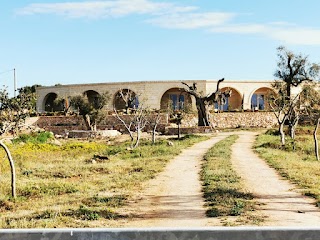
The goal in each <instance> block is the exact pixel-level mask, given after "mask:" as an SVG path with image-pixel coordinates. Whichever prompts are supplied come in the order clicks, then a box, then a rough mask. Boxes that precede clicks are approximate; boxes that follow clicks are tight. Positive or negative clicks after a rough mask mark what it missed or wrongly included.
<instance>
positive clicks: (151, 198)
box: [125, 134, 231, 227]
mask: <svg viewBox="0 0 320 240" xmlns="http://www.w3.org/2000/svg"><path fill="white" fill-rule="evenodd" d="M228 135H231V134H221V135H218V136H215V137H212V138H211V139H209V140H206V141H203V142H200V143H197V144H195V145H193V146H191V147H189V148H187V149H185V150H183V151H182V153H181V154H180V155H178V156H176V157H175V158H174V159H173V160H171V161H170V162H169V163H168V165H167V166H166V168H165V170H164V171H163V172H162V173H160V174H159V175H158V176H157V177H156V178H155V179H153V180H151V181H150V182H149V184H148V187H147V188H146V189H145V191H144V192H143V193H142V194H141V195H140V196H141V199H140V200H138V202H136V203H134V204H131V206H129V212H131V213H133V214H134V215H135V216H136V217H135V218H133V219H131V220H129V221H128V222H127V223H126V224H125V227H203V226H208V225H211V226H212V225H216V226H218V225H221V224H220V220H219V219H209V218H207V217H206V214H205V212H206V209H205V207H204V203H205V202H204V198H203V193H202V184H201V182H200V177H199V172H200V170H201V161H202V159H203V156H204V154H205V153H206V152H207V151H208V150H209V149H210V148H211V147H212V146H213V145H214V144H215V143H217V142H219V141H221V140H222V139H224V138H226V137H227V136H228Z"/></svg>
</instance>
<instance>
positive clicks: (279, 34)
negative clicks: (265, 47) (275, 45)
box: [268, 28, 320, 45]
mask: <svg viewBox="0 0 320 240" xmlns="http://www.w3.org/2000/svg"><path fill="white" fill-rule="evenodd" d="M268 36H270V37H271V38H273V39H277V40H280V41H282V42H284V43H286V44H293V45H320V29H309V28H283V29H273V30H272V31H269V32H268Z"/></svg>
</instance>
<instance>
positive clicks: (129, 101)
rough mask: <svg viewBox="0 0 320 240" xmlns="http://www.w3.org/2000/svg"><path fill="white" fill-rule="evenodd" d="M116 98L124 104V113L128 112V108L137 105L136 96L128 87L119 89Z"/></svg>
mask: <svg viewBox="0 0 320 240" xmlns="http://www.w3.org/2000/svg"><path fill="white" fill-rule="evenodd" d="M116 99H118V100H119V101H122V102H123V104H124V110H125V113H126V114H128V113H129V110H130V109H134V108H136V107H138V106H137V105H138V104H137V103H136V102H137V96H136V94H135V93H134V92H133V91H131V90H130V89H120V90H119V91H118V93H117V95H116Z"/></svg>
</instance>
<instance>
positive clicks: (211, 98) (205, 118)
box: [182, 78, 231, 126]
mask: <svg viewBox="0 0 320 240" xmlns="http://www.w3.org/2000/svg"><path fill="white" fill-rule="evenodd" d="M223 81H224V78H222V79H220V80H218V82H217V89H216V91H215V92H213V93H211V94H210V95H208V96H203V95H202V94H201V93H200V92H199V91H198V89H197V84H196V83H195V82H194V83H193V84H192V85H188V84H187V83H184V82H182V84H184V85H185V86H187V88H186V89H185V91H186V92H187V93H189V94H190V95H191V96H194V98H195V99H196V106H197V111H198V126H210V122H209V112H208V110H207V107H208V105H209V104H213V103H216V102H218V101H219V100H222V98H226V97H229V96H230V95H231V91H226V92H222V91H221V90H220V89H219V85H220V83H221V82H223Z"/></svg>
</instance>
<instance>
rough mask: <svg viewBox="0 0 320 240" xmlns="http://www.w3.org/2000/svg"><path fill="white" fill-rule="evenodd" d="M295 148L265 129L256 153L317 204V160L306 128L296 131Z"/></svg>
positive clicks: (319, 183)
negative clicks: (265, 131)
mask: <svg viewBox="0 0 320 240" xmlns="http://www.w3.org/2000/svg"><path fill="white" fill-rule="evenodd" d="M299 132H300V134H298V135H297V136H296V143H295V145H296V147H295V150H292V149H293V148H292V144H290V143H288V144H287V145H286V146H284V147H283V146H281V143H280V140H279V136H277V135H275V134H274V131H268V132H267V133H266V134H262V135H260V136H259V137H258V138H257V141H256V143H255V150H256V152H257V153H258V154H259V155H260V157H262V158H263V159H265V160H266V161H267V162H268V164H269V165H270V166H272V167H274V168H275V169H276V170H277V171H279V173H280V174H281V175H282V176H283V177H285V178H287V179H289V180H290V181H291V182H293V183H295V184H297V185H298V186H299V188H301V191H302V193H303V194H305V195H307V196H312V197H314V198H315V199H316V201H317V205H318V206H319V207H320V162H319V161H317V160H316V157H315V155H314V143H313V137H312V134H310V133H308V132H311V131H307V130H306V129H302V131H299V130H298V133H299Z"/></svg>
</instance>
